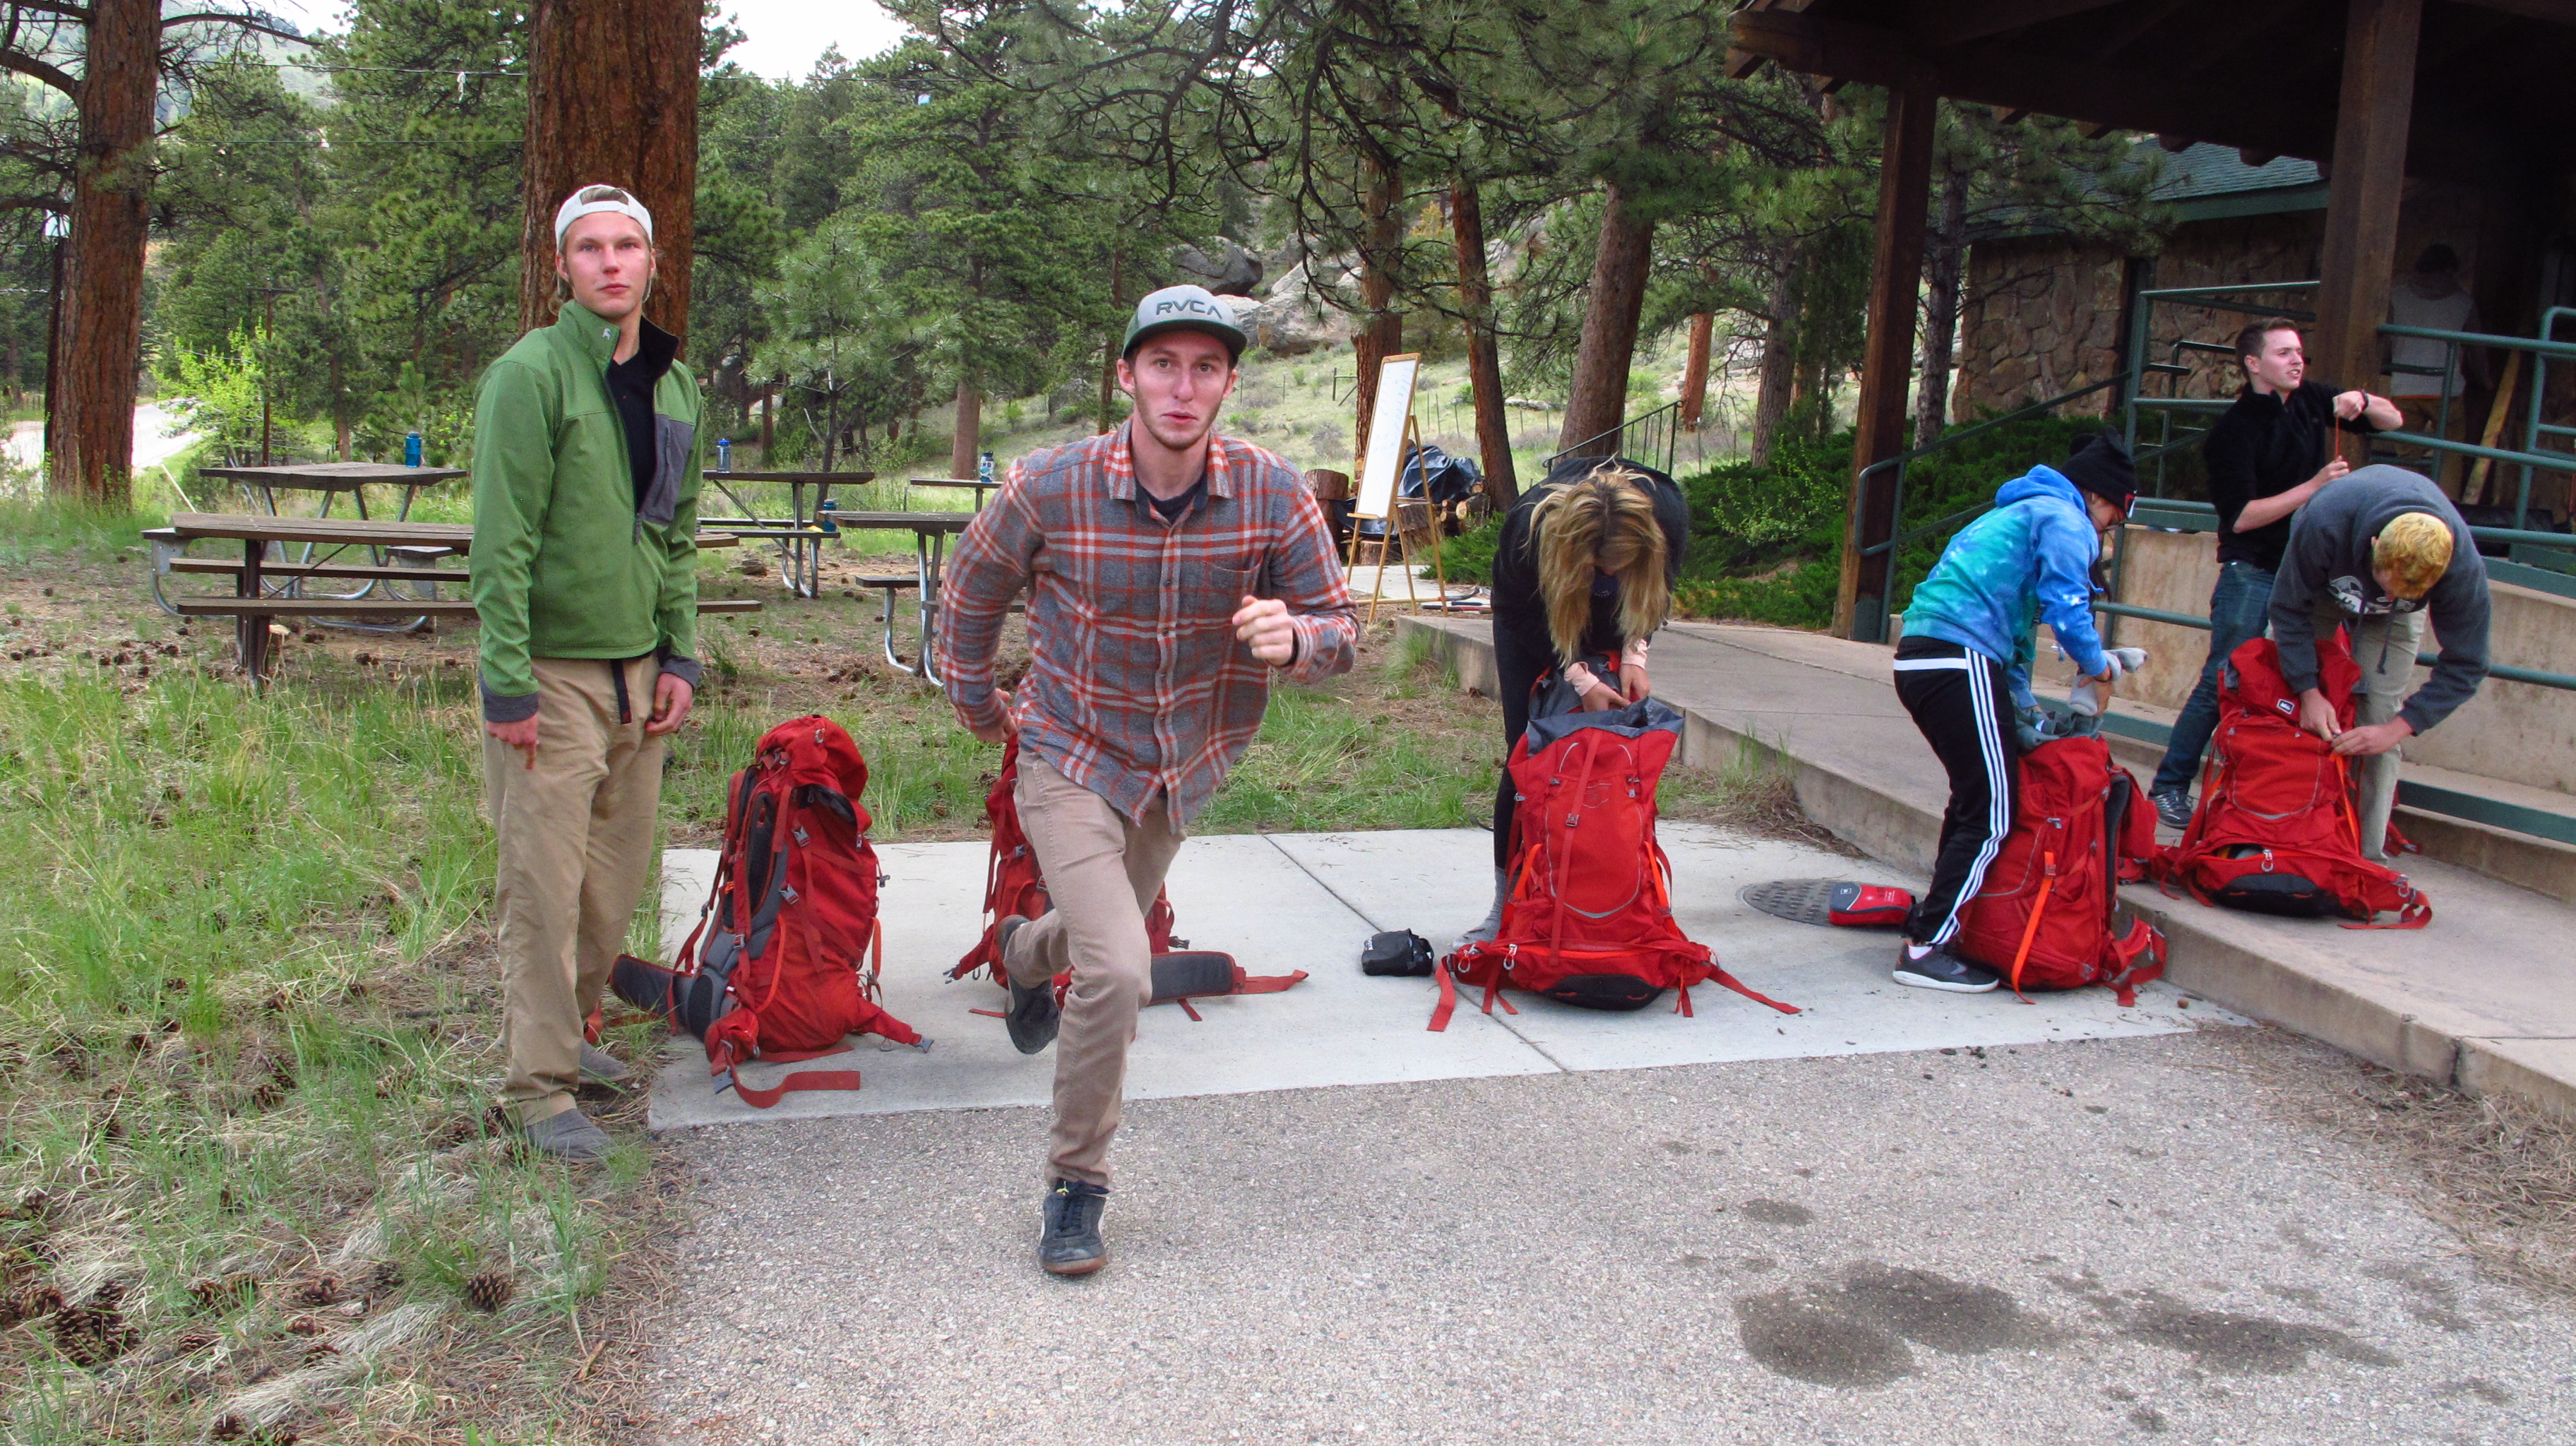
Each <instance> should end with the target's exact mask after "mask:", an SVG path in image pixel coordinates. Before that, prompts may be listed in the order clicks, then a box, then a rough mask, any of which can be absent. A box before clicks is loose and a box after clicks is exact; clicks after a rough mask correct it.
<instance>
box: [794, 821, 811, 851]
mask: <svg viewBox="0 0 2576 1446" xmlns="http://www.w3.org/2000/svg"><path fill="white" fill-rule="evenodd" d="M792 832H793V833H794V834H795V836H796V846H797V847H798V848H803V847H805V846H806V845H808V844H811V843H812V842H813V840H812V839H809V838H807V837H806V836H805V825H803V824H801V823H800V824H798V825H797V826H796V827H795V828H794V829H793V830H792Z"/></svg>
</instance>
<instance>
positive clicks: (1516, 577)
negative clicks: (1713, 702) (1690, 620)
mask: <svg viewBox="0 0 2576 1446" xmlns="http://www.w3.org/2000/svg"><path fill="white" fill-rule="evenodd" d="M1599 465H1600V459H1599V458H1596V457H1569V458H1567V459H1565V460H1564V461H1562V462H1559V463H1557V464H1556V466H1555V468H1554V469H1553V470H1551V471H1550V472H1549V473H1548V474H1547V480H1546V481H1544V482H1541V483H1540V484H1538V485H1537V486H1536V487H1533V488H1531V489H1530V490H1528V491H1527V492H1524V493H1522V494H1521V495H1520V500H1519V501H1517V502H1515V503H1513V504H1512V510H1511V511H1510V512H1509V513H1507V514H1505V515H1504V517H1503V536H1502V541H1501V544H1500V546H1499V548H1498V549H1497V550H1496V552H1495V553H1494V634H1495V640H1496V641H1497V642H1498V643H1505V644H1507V645H1509V646H1513V647H1515V648H1516V649H1517V650H1518V651H1519V652H1520V654H1521V655H1522V656H1523V657H1528V658H1543V659H1548V660H1551V662H1552V661H1553V660H1554V659H1555V657H1556V643H1555V640H1554V639H1552V638H1550V637H1549V636H1548V631H1547V603H1546V601H1545V600H1544V599H1542V598H1541V597H1540V596H1539V591H1538V552H1537V549H1536V548H1534V547H1533V546H1531V543H1532V541H1533V538H1532V536H1531V523H1530V519H1531V518H1532V517H1534V516H1536V515H1537V512H1538V504H1539V503H1540V502H1541V501H1543V500H1544V499H1545V498H1546V497H1547V496H1548V495H1549V494H1550V493H1553V492H1555V491H1557V490H1558V489H1559V488H1562V487H1563V486H1565V485H1566V484H1567V483H1569V482H1576V481H1580V480H1581V479H1583V478H1584V477H1587V476H1589V475H1591V472H1592V469H1593V468H1594V467H1597V466H1599ZM1620 465H1621V466H1623V467H1626V468H1628V469H1629V470H1630V471H1633V472H1636V473H1637V474H1639V475H1640V476H1643V477H1644V478H1645V479H1646V484H1647V491H1648V493H1649V494H1650V495H1651V496H1652V497H1653V498H1654V501H1655V520H1656V521H1658V522H1661V523H1662V524H1663V525H1664V558H1665V562H1666V564H1667V580H1668V581H1679V580H1680V578H1681V575H1682V554H1683V553H1684V552H1685V551H1686V550H1688V548H1689V547H1690V504H1689V503H1687V502H1685V501H1684V500H1683V499H1682V489H1681V487H1680V486H1679V484H1677V483H1675V482H1674V481H1673V479H1672V478H1670V477H1667V476H1665V475H1664V474H1663V473H1661V472H1658V471H1656V470H1655V469H1654V468H1652V467H1649V466H1646V465H1645V464H1643V463H1641V462H1634V461H1630V460H1629V459H1627V458H1624V457H1623V458H1621V459H1620ZM1506 635H1508V637H1507V636H1506ZM1630 641H1632V640H1631V639H1629V638H1625V637H1622V636H1620V634H1619V599H1618V596H1617V595H1616V594H1615V593H1614V594H1613V595H1611V596H1609V597H1598V596H1596V597H1594V598H1593V600H1592V623H1591V626H1590V627H1589V628H1587V629H1586V630H1585V631H1584V635H1583V651H1584V652H1586V653H1606V654H1608V655H1610V656H1612V657H1616V656H1618V654H1619V650H1620V649H1621V648H1624V647H1626V646H1627V645H1628V643H1629V642H1630Z"/></svg>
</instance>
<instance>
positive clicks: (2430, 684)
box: [2271, 464, 2488, 863]
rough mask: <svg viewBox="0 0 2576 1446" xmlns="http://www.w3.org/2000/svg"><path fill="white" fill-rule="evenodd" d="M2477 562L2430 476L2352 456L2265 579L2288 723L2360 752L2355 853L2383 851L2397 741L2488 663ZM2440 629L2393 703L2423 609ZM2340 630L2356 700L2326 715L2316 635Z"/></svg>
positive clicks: (2431, 718)
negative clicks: (2295, 700) (2411, 685)
mask: <svg viewBox="0 0 2576 1446" xmlns="http://www.w3.org/2000/svg"><path fill="white" fill-rule="evenodd" d="M2487 609H2488V600H2487V566H2486V564H2485V563H2484V562H2483V561H2481V560H2479V557H2478V549H2477V547H2476V545H2475V544H2473V543H2471V542H2470V541H2469V534H2468V526H2467V524H2465V523H2463V522H2462V521H2460V514H2459V513H2458V512H2457V511H2456V510H2454V509H2453V508H2452V506H2451V499H2449V498H2448V497H2445V496H2443V495H2442V489H2440V488H2439V487H2436V486H2434V485H2433V482H2432V479H2430V478H2427V477H2424V476H2421V475H2419V474H2417V473H2413V472H2409V471H2407V470H2406V469H2404V468H2402V467H2391V466H2387V465H2384V464H2383V465H2380V466H2374V467H2364V468H2362V469H2360V470H2359V471H2357V472H2354V473H2352V474H2351V475H2350V476H2347V477H2345V478H2344V479H2343V480H2342V481H2340V482H2337V483H2336V484H2335V485H2334V486H2333V487H2331V488H2329V489H2327V490H2326V491H2325V492H2324V493H2322V494H2320V495H2319V496H2318V497H2317V498H2316V499H2315V500H2314V501H2312V502H2310V503H2308V505H2307V506H2305V507H2302V508H2300V509H2299V514H2298V516H2297V517H2296V518H2295V519H2293V520H2292V522H2291V524H2290V545H2289V550H2288V552H2287V553H2286V554H2285V555H2284V556H2283V558H2282V561H2281V575H2280V578H2279V580H2278V581H2276V582H2275V583H2273V585H2272V609H2271V617H2272V641H2273V643H2274V644H2275V645H2276V646H2277V647H2279V649H2280V650H2281V676H2282V677H2284V678H2285V679H2287V680H2288V681H2289V684H2290V686H2291V687H2292V688H2293V689H2296V690H2297V691H2298V694H2299V726H2300V727H2302V728H2305V729H2307V730H2308V731H2310V732H2312V733H2314V734H2316V735H2317V736H2318V737H2320V738H2324V739H2326V740H2328V741H2330V742H2332V743H2333V744H2334V750H2335V752H2337V753H2339V754H2342V755H2343V756H2345V757H2347V758H2359V759H2363V760H2365V762H2364V763H2363V764H2362V775H2361V800H2360V814H2361V817H2360V826H2361V851H2362V856H2363V857H2365V858H2368V859H2371V860H2374V861H2376V862H2380V863H2385V862H2387V860H2388V813H2389V810H2390V809H2391V808H2392V807H2393V806H2394V805H2395V804H2396V801H2397V758H2398V754H2397V746H2398V745H2399V744H2400V743H2402V742H2404V741H2405V740H2406V738H2407V737H2408V736H2409V735H2411V734H2417V733H2422V732H2424V731H2425V730H2427V729H2429V728H2431V727H2432V726H2433V725H2434V724H2436V723H2439V722H2441V721H2442V720H2443V719H2445V718H2448V717H2450V716H2451V713H2452V710H2454V709H2456V708H2458V707H2459V706H2460V705H2461V704H2463V703H2465V702H2467V701H2469V699H2471V698H2472V697H2475V696H2476V695H2477V691H2478V684H2479V682H2481V681H2482V680H2483V679H2485V677H2486V675H2487ZM2427 612H2430V613H2431V614H2432V615H2433V631H2434V632H2435V633H2437V634H2439V635H2440V637H2441V640H2442V655H2441V660H2440V661H2439V662H2437V663H2435V664H2434V665H2433V676H2431V677H2430V678H2427V679H2425V680H2424V686H2423V687H2421V688H2418V689H2416V690H2415V695H2414V696H2413V697H2411V698H2407V699H2406V700H2405V703H2404V705H2403V706H2400V704H2399V702H2398V699H2399V698H2400V697H2401V696H2402V695H2404V693H2405V692H2406V685H2407V683H2408V682H2410V681H2412V680H2413V678H2414V676H2415V657H2416V654H2417V653H2418V652H2419V651H2420V650H2421V649H2422V647H2423V642H2424V615H2425V613H2427ZM2337 627H2345V628H2349V629H2350V630H2351V634H2352V636H2351V642H2352V660H2353V661H2354V662H2356V663H2359V664H2360V665H2361V687H2362V697H2361V706H2360V709H2359V712H2358V713H2357V715H2356V716H2357V718H2358V720H2359V721H2358V722H2357V723H2356V725H2355V726H2353V727H2351V728H2342V727H2339V726H2337V723H2336V721H2335V714H2334V708H2333V706H2332V705H2331V704H2329V703H2328V702H2327V701H2326V695H2325V693H2324V692H2323V691H2322V690H2321V689H2319V688H2318V686H2317V638H2318V637H2319V636H2320V635H2323V634H2327V633H2331V632H2333V631H2334V630H2335V629H2336V628H2337Z"/></svg>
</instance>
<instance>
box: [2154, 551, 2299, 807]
mask: <svg viewBox="0 0 2576 1446" xmlns="http://www.w3.org/2000/svg"><path fill="white" fill-rule="evenodd" d="M2271 607H2272V574H2270V573H2268V572H2265V571H2264V570H2263V569H2261V568H2259V567H2256V566H2255V565H2253V564H2252V563H2250V562H2222V563H2220V564H2219V565H2218V586H2217V587H2215V588H2213V589H2211V590H2210V594H2209V661H2208V662H2206V663H2203V664H2201V665H2200V684H2199V686H2197V687H2195V688H2193V689H2192V690H2191V699H2190V701H2189V702H2186V703H2184V704H2183V705H2182V716H2181V717H2179V718H2176V719H2175V720H2174V728H2173V741H2172V742H2171V743H2168V744H2167V745H2166V746H2165V757H2164V762H2162V763H2159V764H2157V765H2156V781H2155V782H2153V783H2151V784H2148V785H2147V792H2149V793H2151V794H2154V793H2169V792H2171V791H2173V790H2175V789H2189V788H2190V787H2191V776H2192V775H2193V774H2195V773H2198V772H2199V771H2200V755H2201V754H2202V753H2203V752H2206V751H2207V750H2208V748H2209V735H2210V734H2212V733H2215V732H2217V731H2218V670H2219V669H2220V668H2222V667H2225V666H2226V664H2227V655H2228V654H2230V653H2232V652H2235V651H2236V650H2237V648H2239V647H2241V646H2243V645H2244V644H2245V643H2246V642H2248V641H2250V640H2252V639H2255V638H2259V637H2261V636H2263V629H2264V626H2265V621H2264V618H2265V614H2266V613H2268V612H2269V611H2270V610H2271Z"/></svg>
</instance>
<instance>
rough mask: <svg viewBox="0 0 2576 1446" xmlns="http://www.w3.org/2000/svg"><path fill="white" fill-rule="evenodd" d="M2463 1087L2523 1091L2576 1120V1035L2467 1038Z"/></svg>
mask: <svg viewBox="0 0 2576 1446" xmlns="http://www.w3.org/2000/svg"><path fill="white" fill-rule="evenodd" d="M2460 1088H2462V1089H2464V1090H2467V1091H2468V1092H2469V1093H2471V1094H2473V1095H2493V1094H2505V1095H2519V1096H2521V1097H2522V1098H2524V1099H2526V1100H2530V1101H2532V1102H2533V1103H2536V1104H2538V1105H2540V1106H2541V1107H2542V1108H2544V1109H2546V1110H2549V1111H2550V1112H2551V1113H2553V1114H2556V1115H2559V1116H2560V1117H2562V1118H2565V1119H2571V1120H2576V1039H2464V1040H2461V1041H2460Z"/></svg>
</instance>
